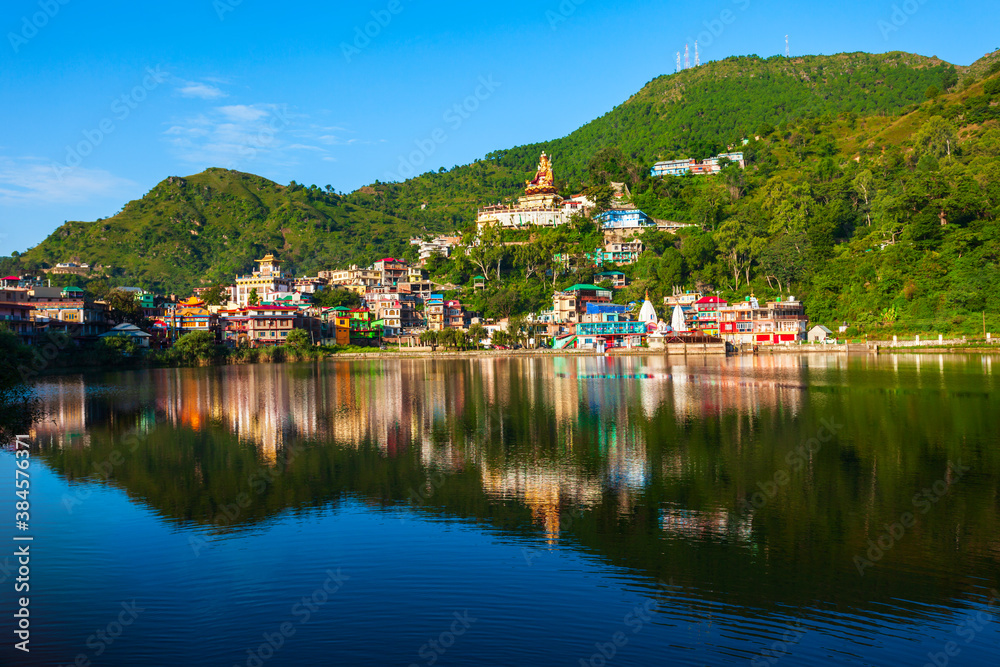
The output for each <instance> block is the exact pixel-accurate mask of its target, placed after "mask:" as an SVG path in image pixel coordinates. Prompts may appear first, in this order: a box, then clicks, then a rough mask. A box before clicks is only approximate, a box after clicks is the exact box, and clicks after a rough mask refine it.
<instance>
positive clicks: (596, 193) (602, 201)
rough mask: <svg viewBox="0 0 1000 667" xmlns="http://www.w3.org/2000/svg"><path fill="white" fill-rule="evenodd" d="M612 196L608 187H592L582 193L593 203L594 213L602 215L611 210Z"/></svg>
mask: <svg viewBox="0 0 1000 667" xmlns="http://www.w3.org/2000/svg"><path fill="white" fill-rule="evenodd" d="M614 194H615V193H614V190H612V189H611V186H610V185H593V186H591V187H589V188H587V189H586V190H584V191H583V195H584V196H585V197H586V198H587V199H589V200H590V201H592V202H594V213H603V212H604V211H607V210H608V209H609V208H611V198H612V197H614Z"/></svg>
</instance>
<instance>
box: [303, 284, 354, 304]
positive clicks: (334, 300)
mask: <svg viewBox="0 0 1000 667" xmlns="http://www.w3.org/2000/svg"><path fill="white" fill-rule="evenodd" d="M312 302H313V305H315V306H319V307H320V308H340V307H344V308H357V307H358V306H360V305H361V297H360V296H358V295H357V294H356V293H354V292H350V291H348V290H343V289H337V288H331V289H325V290H320V291H319V292H316V293H315V294H313V297H312Z"/></svg>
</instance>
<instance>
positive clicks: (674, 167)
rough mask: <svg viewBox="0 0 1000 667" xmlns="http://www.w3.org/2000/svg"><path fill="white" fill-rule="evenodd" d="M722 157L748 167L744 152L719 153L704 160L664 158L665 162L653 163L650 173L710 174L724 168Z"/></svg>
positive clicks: (654, 174)
mask: <svg viewBox="0 0 1000 667" xmlns="http://www.w3.org/2000/svg"><path fill="white" fill-rule="evenodd" d="M722 159H727V160H729V161H730V162H734V163H736V164H738V165H739V166H740V169H744V168H745V167H746V162H745V161H744V159H743V153H742V152H735V153H719V154H718V155H716V156H715V157H710V158H706V159H705V160H704V161H702V162H698V161H697V160H694V159H693V158H690V159H689V158H684V159H683V160H664V161H663V162H657V163H656V164H655V165H653V168H652V170H650V174H651V175H652V176H654V177H656V176H683V175H684V174H688V173H690V174H694V175H696V176H704V175H709V174H717V173H719V172H720V171H721V170H722V167H721V166H720V165H719V162H720V161H721V160H722Z"/></svg>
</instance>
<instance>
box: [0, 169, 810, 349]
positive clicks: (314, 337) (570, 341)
mask: <svg viewBox="0 0 1000 667" xmlns="http://www.w3.org/2000/svg"><path fill="white" fill-rule="evenodd" d="M722 158H725V159H726V160H729V161H731V162H733V163H735V164H738V165H740V166H741V167H742V166H743V159H742V154H741V153H727V154H723V155H720V156H719V157H718V158H713V159H711V160H707V161H706V162H704V163H700V164H707V165H709V167H708V169H709V171H708V172H706V173H710V172H711V169H712V168H717V167H718V165H719V160H720V159H722ZM679 162H680V161H678V163H679ZM685 164H688V163H687V162H685ZM675 166H676V165H674V164H673V163H659V164H657V166H656V167H655V168H654V172H655V171H656V170H660V171H661V172H663V173H668V170H669V169H674V167H675ZM688 166H689V167H690V168H691V169H692V170H694V168H695V167H698V163H695V162H694V161H690V164H689V165H688ZM678 168H679V167H678ZM554 182H555V181H554V175H553V168H552V162H551V159H550V158H549V157H548V156H547V155H546V154H545V153H542V155H541V158H540V162H539V165H538V170H537V173H536V176H535V178H534V179H533V180H532V181H529V182H528V183H526V187H525V194H524V196H523V197H521V198H520V199H519V200H518V202H517V203H516V204H513V205H493V206H486V207H484V208H482V209H480V211H479V214H478V220H477V225H478V228H479V230H480V232H481V231H482V230H483V229H485V228H486V227H489V226H494V225H495V226H499V227H502V228H514V229H526V230H529V231H530V230H531V229H533V228H535V227H554V226H558V225H563V224H566V223H568V222H569V220H570V219H571V217H572V216H573V215H576V214H579V213H582V214H584V215H588V214H593V213H594V203H593V202H592V201H590V200H589V199H588V198H587V197H586V196H584V195H576V196H573V197H570V198H567V199H565V200H564V199H563V198H562V197H560V196H559V195H558V194H557V193H556V188H555V185H554ZM613 186H614V196H613V200H612V202H611V205H610V206H609V207H608V208H607V210H603V211H601V212H600V213H597V214H596V215H593V219H594V220H595V222H597V223H599V224H600V226H601V228H602V230H603V234H604V238H605V245H604V246H603V247H598V248H595V249H594V251H593V252H592V253H587V254H586V261H588V262H591V263H592V265H593V267H594V269H595V274H594V276H595V280H598V281H599V282H600V284H599V285H598V284H590V283H577V284H574V285H571V286H569V287H567V288H565V289H560V290H553V293H552V301H551V308H549V309H545V310H541V311H537V312H532V313H529V314H527V316H525V317H521V318H515V317H507V318H494V319H489V318H484V317H482V316H481V314H480V313H477V312H474V311H473V310H470V308H469V307H468V306H467V305H466V304H463V302H462V300H461V297H459V298H455V295H456V294H458V295H462V294H466V295H470V294H473V293H475V292H476V291H478V290H482V289H484V288H485V284H486V278H485V277H484V276H482V275H479V276H475V277H474V278H473V279H472V281H471V282H470V284H467V285H450V284H441V283H437V282H435V281H433V280H431V279H430V278H429V277H428V272H427V271H426V270H425V269H424V266H425V264H426V263H427V262H428V261H429V260H431V258H432V257H434V256H441V257H448V256H449V255H451V254H452V253H454V252H464V249H463V247H462V239H461V238H460V237H458V236H446V235H441V236H437V237H434V238H413V239H411V240H410V243H411V244H412V245H413V246H415V249H416V250H417V254H418V257H419V260H418V261H417V262H415V263H412V264H411V263H410V262H407V261H406V260H404V259H399V258H393V257H385V258H382V259H380V260H378V261H376V262H374V263H372V264H371V265H369V266H365V267H360V266H357V265H352V266H350V267H347V268H331V269H330V270H326V271H319V272H318V273H317V275H315V276H301V277H296V276H294V275H292V274H291V273H290V272H288V271H286V270H285V268H284V266H283V262H282V260H281V259H280V258H279V257H277V256H276V255H274V254H273V253H268V254H267V255H265V256H264V257H261V258H260V259H257V260H256V262H255V264H256V267H255V268H254V270H252V271H251V272H250V273H249V274H247V275H236V276H233V280H232V282H231V283H230V284H228V285H222V286H215V287H202V288H196V289H195V290H194V293H193V294H190V295H187V296H183V297H179V296H178V295H173V294H171V295H159V294H152V293H150V292H148V291H146V290H143V289H141V288H138V287H129V286H125V287H115V288H113V291H115V292H118V293H119V294H118V296H117V299H118V301H117V303H118V304H119V306H118V308H119V309H121V306H120V304H121V298H122V296H121V295H122V294H124V295H128V297H129V298H130V299H134V302H135V305H136V307H135V308H134V309H130V310H132V312H133V313H134V314H136V315H138V316H134V317H131V318H123V317H122V316H121V313H117V314H116V313H115V312H114V311H115V305H114V304H112V303H109V301H110V299H108V298H107V296H106V295H105V298H103V299H102V298H98V295H93V294H90V293H88V292H87V291H85V290H84V289H81V288H80V287H75V286H68V287H51V286H49V285H46V284H45V282H44V280H43V279H42V278H38V277H31V276H7V277H6V278H4V279H2V280H0V320H2V321H3V322H4V323H5V324H6V325H7V326H8V327H9V328H10V329H11V330H12V331H14V332H15V333H16V334H17V335H18V336H20V337H21V338H22V339H23V340H25V341H26V342H29V343H30V342H31V341H32V340H34V339H36V338H37V337H39V336H43V335H45V334H49V333H61V334H65V335H69V336H71V337H72V338H73V339H74V340H76V341H79V342H86V341H96V340H99V339H101V338H106V337H111V336H125V337H129V338H131V339H133V340H134V342H135V343H136V345H137V346H139V347H142V348H156V349H163V348H167V347H169V346H171V345H172V344H173V343H174V342H176V341H177V340H178V339H179V338H180V337H181V336H183V335H185V334H188V333H193V332H207V333H209V334H211V336H212V337H213V338H214V340H215V342H216V343H217V344H219V345H224V346H227V347H253V348H260V347H269V346H279V345H283V344H285V343H286V341H287V340H288V338H289V335H290V334H291V332H293V331H295V330H302V331H304V332H305V334H306V335H307V336H308V340H309V341H310V342H311V343H312V344H314V345H331V346H355V347H380V346H385V345H399V346H404V345H405V346H407V347H416V346H420V345H422V344H423V343H426V342H427V341H429V340H430V341H433V340H434V337H435V335H436V334H437V332H444V331H448V330H455V331H461V332H463V333H465V334H467V335H470V336H472V337H473V338H472V340H471V342H472V343H473V344H475V345H477V346H478V345H483V346H496V347H503V346H506V345H515V344H519V343H517V342H515V341H522V340H523V342H524V343H526V344H527V345H529V346H531V347H551V348H554V349H592V350H607V349H612V348H640V347H652V348H656V347H663V346H664V345H665V344H666V343H668V342H695V341H697V342H701V343H710V342H714V343H728V344H731V345H733V346H741V345H748V344H749V345H775V344H783V343H794V342H797V341H803V340H806V339H807V338H809V339H814V338H816V339H819V340H823V339H825V337H826V334H828V333H829V330H827V329H825V328H824V327H818V328H816V329H815V330H814V331H813V332H812V333H810V332H808V319H807V317H806V314H805V309H804V306H803V304H802V303H801V302H799V301H796V299H795V298H794V297H792V296H789V297H786V298H785V299H782V298H780V297H779V298H776V299H775V300H774V301H767V302H764V303H761V302H759V301H758V299H757V298H756V297H755V296H754V295H753V294H750V295H747V296H746V297H745V299H744V300H743V301H740V302H738V303H728V302H727V301H725V300H724V299H722V298H721V297H719V296H718V295H716V294H712V293H703V292H699V291H691V290H684V289H682V288H678V287H675V288H674V289H673V294H672V295H670V296H667V297H664V298H663V302H662V303H659V304H653V303H652V302H650V300H649V296H648V294H647V295H646V298H645V300H644V301H643V302H642V303H638V302H631V303H624V304H623V303H615V294H616V292H617V291H618V290H621V289H623V288H624V287H626V286H627V284H628V281H627V277H626V274H625V273H624V272H622V271H619V270H615V269H614V267H621V266H627V265H630V264H633V263H634V262H636V261H637V260H638V258H639V256H640V255H641V254H642V252H643V243H642V241H641V240H639V238H638V236H639V234H641V233H642V232H643V231H645V230H648V229H657V230H663V231H675V230H676V229H677V228H679V227H681V226H683V225H681V224H680V223H675V222H671V221H666V220H654V219H652V218H650V217H649V216H648V215H646V214H645V213H644V212H643V211H641V210H639V209H638V208H635V207H634V206H633V205H632V204H631V203H630V198H629V195H628V189H627V187H626V186H625V184H623V183H616V184H613ZM554 259H555V260H557V261H559V260H563V261H564V262H565V263H566V264H567V266H568V263H569V258H568V257H563V256H560V255H558V254H557V255H556V256H555V258H554ZM86 266H87V265H86V264H83V263H76V262H72V263H71V262H67V263H65V264H60V265H59V267H57V269H58V270H59V271H61V272H64V273H65V272H71V273H73V274H76V275H84V274H83V273H81V272H82V270H83V269H84V268H85V267H86ZM605 267H611V270H601V269H603V268H605ZM213 291H214V294H213ZM334 291H339V292H341V293H342V294H341V297H343V298H341V299H338V300H339V301H342V302H344V303H346V304H349V305H338V306H332V307H331V306H327V307H324V306H323V305H320V304H318V303H317V301H324V300H325V299H322V298H319V297H320V296H321V295H322V294H323V293H324V292H327V293H329V292H334ZM129 319H131V320H132V321H128V320H129ZM139 324H142V325H143V326H138V325H139ZM514 329H516V330H514ZM428 332H435V333H434V334H431V335H428ZM498 332H503V333H502V334H501V335H500V336H497V335H496V334H497V333H498Z"/></svg>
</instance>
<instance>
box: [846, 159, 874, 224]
mask: <svg viewBox="0 0 1000 667" xmlns="http://www.w3.org/2000/svg"><path fill="white" fill-rule="evenodd" d="M851 184H852V185H853V186H854V191H855V192H857V193H858V196H859V197H860V202H864V206H862V207H861V210H862V211H864V213H865V220H867V221H868V226H871V224H872V203H871V198H872V197H873V196H874V194H875V177H874V176H873V175H872V172H871V170H869V169H865V170H863V171H861V172H859V173H858V175H857V176H855V177H854V180H853V181H851ZM860 202H859V203H860Z"/></svg>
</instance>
